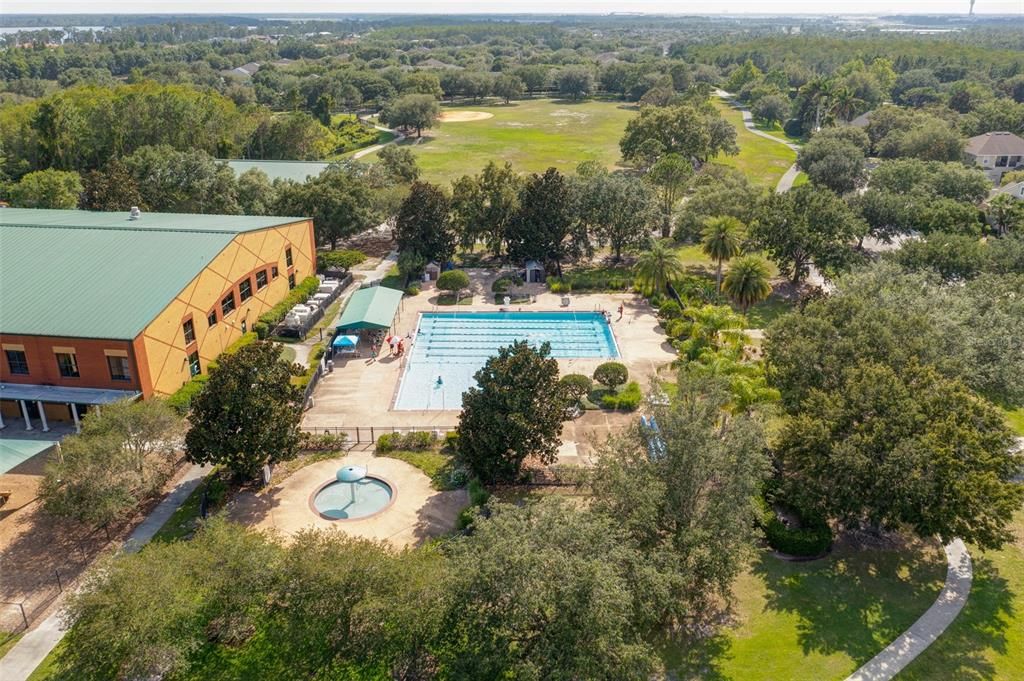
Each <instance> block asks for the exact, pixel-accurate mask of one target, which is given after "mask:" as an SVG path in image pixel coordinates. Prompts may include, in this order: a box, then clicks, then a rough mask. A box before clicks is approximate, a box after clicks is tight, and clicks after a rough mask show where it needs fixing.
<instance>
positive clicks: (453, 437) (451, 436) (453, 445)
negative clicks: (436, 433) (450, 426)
mask: <svg viewBox="0 0 1024 681" xmlns="http://www.w3.org/2000/svg"><path fill="white" fill-rule="evenodd" d="M443 448H444V449H446V450H448V453H449V454H457V453H458V451H459V431H457V430H449V431H448V432H447V433H445V434H444V445H443Z"/></svg>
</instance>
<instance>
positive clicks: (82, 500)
mask: <svg viewBox="0 0 1024 681" xmlns="http://www.w3.org/2000/svg"><path fill="white" fill-rule="evenodd" d="M182 426H183V424H182V422H181V419H180V418H178V416H177V414H176V413H175V412H174V410H173V409H171V408H170V407H168V406H167V404H166V403H165V402H164V401H162V400H159V399H153V400H146V401H144V402H132V401H124V402H114V403H111V404H107V405H104V406H103V410H102V412H100V413H97V412H95V411H93V412H89V413H88V414H87V415H86V417H85V418H84V419H83V420H82V432H81V433H80V434H78V435H72V436H69V437H67V438H64V440H63V441H62V442H61V445H60V451H59V453H58V454H57V456H54V457H51V459H50V462H49V463H48V464H47V467H46V474H45V477H44V478H43V482H42V484H41V485H40V488H39V497H40V499H41V500H42V502H43V509H44V510H45V511H46V512H47V513H50V514H52V515H54V516H57V517H60V518H69V519H73V520H76V521H81V522H86V523H89V524H91V525H96V526H99V525H106V524H108V523H110V522H112V521H114V520H116V519H118V518H120V517H123V516H124V515H126V514H127V513H130V512H133V511H135V510H136V509H137V508H138V506H139V505H140V504H141V503H142V502H143V501H145V500H146V499H148V498H150V497H152V496H155V495H156V494H158V493H159V492H160V490H161V489H162V488H163V485H164V483H165V482H166V481H167V479H168V478H169V477H170V476H171V473H172V472H173V470H174V462H175V449H176V448H177V443H178V439H179V438H180V436H181V432H182Z"/></svg>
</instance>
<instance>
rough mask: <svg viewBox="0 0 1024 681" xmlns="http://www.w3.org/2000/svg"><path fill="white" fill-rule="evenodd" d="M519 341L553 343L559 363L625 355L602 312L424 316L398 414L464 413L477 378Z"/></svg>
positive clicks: (458, 313)
mask: <svg viewBox="0 0 1024 681" xmlns="http://www.w3.org/2000/svg"><path fill="white" fill-rule="evenodd" d="M516 340H526V341H529V342H530V344H531V345H533V346H539V345H540V344H541V343H544V342H545V341H546V342H548V343H551V356H552V357H555V358H556V359H578V358H591V359H615V358H617V357H618V356H619V351H618V348H617V347H616V345H615V337H614V336H613V335H612V330H611V327H610V326H609V325H608V322H607V321H605V318H604V315H602V314H601V313H599V312H424V313H423V314H421V315H420V322H419V327H418V329H417V332H416V337H415V340H414V342H413V345H412V350H411V352H410V354H409V359H408V362H407V364H406V367H405V373H404V375H403V376H402V383H401V387H400V388H399V391H398V399H397V400H396V401H395V409H402V410H407V409H427V410H436V409H460V408H461V407H462V393H464V392H465V391H466V390H467V389H469V388H470V386H472V385H474V380H473V374H475V373H476V372H477V371H478V370H479V369H480V367H482V366H483V365H484V363H485V362H486V361H487V359H488V358H489V357H493V356H494V355H496V354H498V349H499V348H502V347H505V346H507V345H511V344H512V342H513V341H516ZM438 377H440V378H441V383H440V384H439V383H438V382H437V379H438Z"/></svg>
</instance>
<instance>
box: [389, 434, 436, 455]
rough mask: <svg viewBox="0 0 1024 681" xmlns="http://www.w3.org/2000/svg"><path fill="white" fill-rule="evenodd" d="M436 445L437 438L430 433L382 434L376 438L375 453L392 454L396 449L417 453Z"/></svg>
mask: <svg viewBox="0 0 1024 681" xmlns="http://www.w3.org/2000/svg"><path fill="white" fill-rule="evenodd" d="M436 444H437V438H436V437H434V434H433V433H431V432H430V431H415V432H412V433H384V434H383V435H381V436H380V437H378V438H377V452H378V453H384V452H393V451H395V450H398V449H408V450H412V451H417V450H421V449H431V448H432V447H434V445H436Z"/></svg>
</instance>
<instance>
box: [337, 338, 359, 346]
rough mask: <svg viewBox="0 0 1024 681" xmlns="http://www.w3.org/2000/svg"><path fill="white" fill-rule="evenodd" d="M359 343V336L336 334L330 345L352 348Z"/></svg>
mask: <svg viewBox="0 0 1024 681" xmlns="http://www.w3.org/2000/svg"><path fill="white" fill-rule="evenodd" d="M358 344H359V336H336V337H335V339H334V342H333V343H331V345H332V346H334V347H336V348H354V347H355V346H356V345H358Z"/></svg>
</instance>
